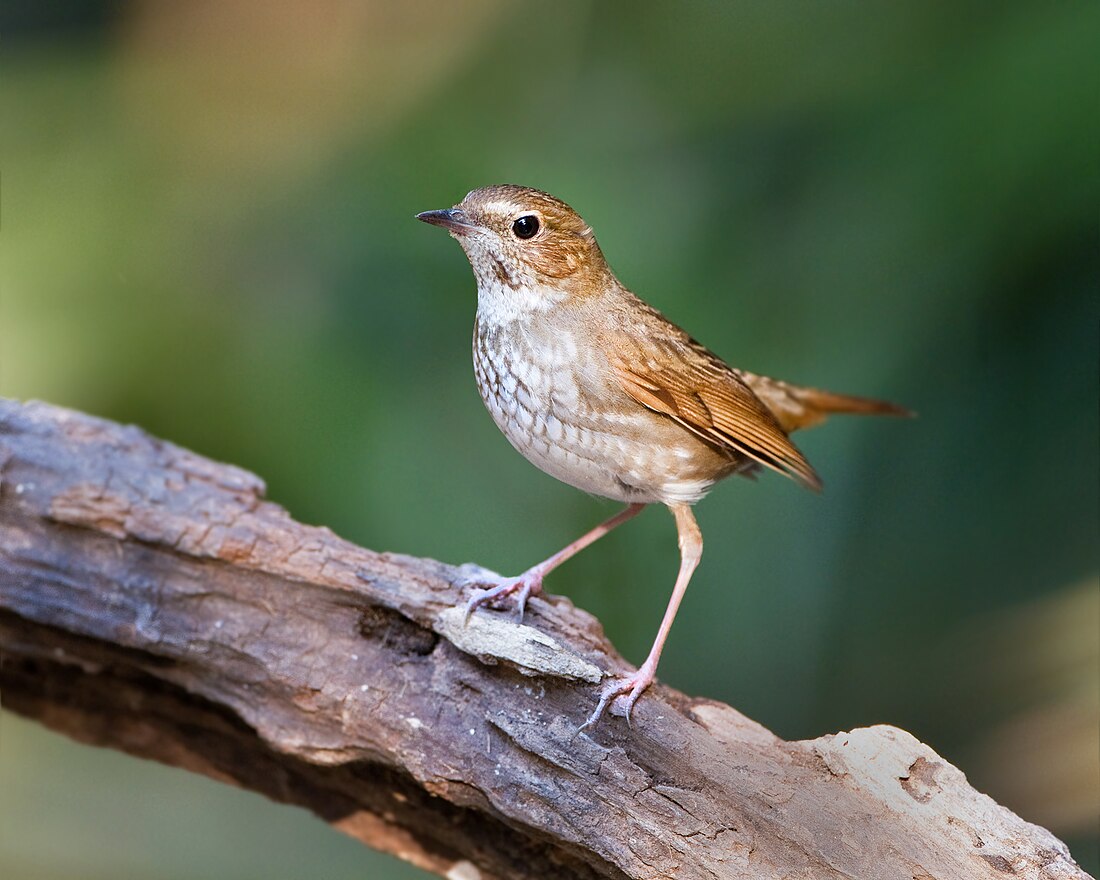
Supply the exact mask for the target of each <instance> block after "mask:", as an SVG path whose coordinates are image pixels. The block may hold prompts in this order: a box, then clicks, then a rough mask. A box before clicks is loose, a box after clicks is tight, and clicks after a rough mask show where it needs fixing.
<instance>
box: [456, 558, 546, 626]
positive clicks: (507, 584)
mask: <svg viewBox="0 0 1100 880" xmlns="http://www.w3.org/2000/svg"><path fill="white" fill-rule="evenodd" d="M463 585H464V586H466V585H470V586H480V587H481V590H480V592H478V593H476V594H474V595H473V596H471V597H470V598H469V599H468V600H467V602H466V614H465V616H464V617H463V622H466V621H468V620H469V619H470V615H471V614H473V613H474V611H475V610H477V608H478V607H480V606H481V605H487V604H489V603H491V602H496V601H498V600H501V599H506V598H508V597H509V596H512V595H514V596H515V600H514V601H515V603H516V613H517V616H518V619H519V620H520V622H522V621H523V615H524V613H525V612H526V611H527V600H528V599H529V598H530V597H531V596H533V595H535V594H536V593H541V592H542V576H541V575H539V574H537V573H534V572H530V571H528V572H524V573H523V574H521V575H520V576H519V577H514V578H504V577H501V576H500V575H494V574H493V573H492V572H489V571H487V570H482V573H480V574H479V575H478V576H476V577H472V578H470V579H469V580H467V581H466V582H465V583H464V584H463Z"/></svg>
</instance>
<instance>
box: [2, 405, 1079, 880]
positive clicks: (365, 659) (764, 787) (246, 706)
mask: <svg viewBox="0 0 1100 880" xmlns="http://www.w3.org/2000/svg"><path fill="white" fill-rule="evenodd" d="M461 578H462V569H461V568H455V567H451V566H448V565H444V564H442V563H439V562H435V561H432V560H428V559H416V558H411V557H405V556H397V555H393V554H385V553H376V552H373V551H370V550H366V549H364V548H362V547H357V546H354V545H353V544H351V543H349V542H347V541H344V540H342V539H340V538H339V537H337V536H336V535H334V534H333V533H332V532H331V531H329V530H328V529H325V528H318V527H314V526H307V525H302V524H300V523H297V522H295V521H294V520H293V519H291V518H290V517H289V516H288V514H287V513H286V512H285V511H284V510H283V509H282V508H280V507H278V506H276V505H275V504H272V503H270V502H268V501H265V500H264V485H263V483H262V482H261V481H260V480H259V479H258V478H257V477H255V476H253V475H252V474H249V473H247V472H245V471H242V470H240V469H238V468H235V467H232V466H229V465H224V464H218V463H216V462H212V461H209V460H207V459H205V458H202V457H200V456H198V455H195V454H193V453H191V452H188V451H186V450H184V449H181V448H179V447H177V446H174V445H172V444H170V443H166V442H163V441H160V440H157V439H154V438H152V437H150V436H149V435H147V434H146V433H144V432H143V431H141V430H139V429H138V428H134V427H124V426H121V425H117V424H113V423H111V422H107V421H103V420H101V419H96V418H93V417H90V416H87V415H82V414H80V413H76V412H72V411H68V410H64V409H60V408H57V407H53V406H49V405H46V404H41V403H29V404H21V403H17V402H13V401H2V400H0V645H2V646H3V651H2V661H0V686H2V691H0V694H2V700H3V705H4V707H5V708H8V709H11V710H13V711H15V712H19V713H21V714H23V715H25V716H27V717H30V718H35V719H37V720H39V721H41V722H42V723H43V724H45V725H47V726H49V727H51V728H53V729H55V730H58V731H61V732H63V733H66V734H68V735H69V736H72V737H74V738H76V739H78V740H81V741H82V742H87V743H93V744H96V745H101V746H107V747H111V748H116V749H123V750H125V751H127V752H130V753H132V754H135V755H139V756H142V757H146V758H153V759H156V760H159V761H163V762H166V763H169V764H173V765H176V766H180V767H185V768H188V769H190V770H193V771H195V772H198V773H203V774H206V775H208V776H212V777H214V778H217V779H221V780H224V781H226V782H231V783H234V784H237V785H241V786H244V787H246V788H249V789H253V790H255V791H259V792H263V793H264V794H266V795H268V796H269V797H272V798H274V799H276V800H279V801H284V802H288V803H294V804H299V805H301V806H304V807H307V808H309V809H310V810H312V811H314V812H315V813H317V814H318V815H319V816H321V817H323V818H324V819H325V820H326V821H328V822H331V823H332V824H333V825H335V826H337V827H339V828H341V829H342V830H344V831H346V832H347V833H348V834H351V835H353V836H354V837H357V838H358V839H360V840H362V841H363V842H364V843H366V844H368V845H370V846H373V847H376V848H378V849H381V850H385V851H388V852H391V853H394V854H396V855H398V856H400V857H402V858H404V859H407V860H409V861H411V862H413V863H415V864H417V865H420V866H422V867H424V868H427V869H429V870H431V871H435V872H437V873H439V874H441V875H445V876H448V877H463V878H473V877H480V878H502V880H504V878H507V880H513V878H520V880H523V878H531V880H535V878H539V880H546V878H555V877H563V878H566V877H568V878H597V877H599V878H625V877H629V878H659V877H676V878H678V880H696V878H699V880H702V878H707V880H713V878H749V877H753V878H755V877H784V878H920V880H933V878H935V880H959V878H991V880H992V878H996V880H1006V878H1032V877H1034V878H1083V877H1085V874H1084V873H1083V872H1082V871H1081V870H1080V869H1079V868H1078V867H1077V865H1076V864H1075V863H1074V861H1073V859H1072V858H1071V857H1070V854H1069V852H1068V851H1067V850H1066V847H1065V845H1064V844H1062V843H1061V842H1060V841H1059V840H1057V839H1056V838H1055V837H1054V836H1052V835H1051V834H1050V833H1049V832H1047V831H1045V830H1043V829H1042V828H1039V827H1037V826H1035V825H1031V824H1028V823H1027V822H1024V821H1023V820H1021V819H1020V818H1019V817H1017V816H1016V815H1014V814H1013V813H1011V812H1010V811H1009V810H1007V809H1005V808H1003V807H1000V806H998V805H997V804H996V803H994V802H993V801H992V800H991V799H990V798H988V797H986V796H985V795H982V794H980V793H978V792H976V791H975V790H974V789H972V788H971V787H970V786H969V785H968V784H967V782H966V779H965V777H964V776H963V774H962V773H961V772H959V770H957V769H956V768H955V767H953V766H951V765H950V764H949V763H948V762H947V761H945V760H944V759H942V758H941V757H939V756H938V755H937V754H936V753H935V752H934V751H932V749H930V748H929V747H928V746H926V745H923V744H922V743H920V742H918V741H917V740H916V739H915V738H914V737H912V736H911V735H909V734H908V733H905V732H904V731H902V730H898V729H896V728H892V727H887V726H876V727H871V728H864V729H859V730H853V731H851V732H848V733H838V734H833V735H828V736H822V737H820V738H818V739H814V740H808V741H802V742H784V741H783V740H781V739H779V738H777V737H776V736H774V735H773V734H771V733H770V732H769V731H768V730H766V729H764V728H763V727H761V726H760V725H759V724H756V723H755V722H753V721H751V720H749V719H748V718H745V717H744V716H742V715H741V714H739V713H738V712H737V711H736V710H734V709H732V708H730V707H729V706H725V705H721V704H719V703H715V702H713V701H710V700H705V699H697V698H691V697H687V696H685V695H684V694H681V693H678V692H676V691H674V690H672V689H670V688H667V687H664V686H662V685H659V684H658V685H656V686H654V687H653V688H652V689H651V690H650V691H649V692H648V693H647V694H646V696H645V698H644V699H642V700H641V701H640V702H639V704H638V706H637V709H636V710H635V716H634V722H633V727H628V726H627V725H626V724H625V722H624V721H623V720H622V719H620V718H610V717H609V718H607V719H605V721H604V722H602V723H601V724H600V725H599V726H598V727H596V728H595V729H594V730H590V731H585V732H584V733H578V727H579V725H580V724H581V722H582V721H583V720H584V718H585V717H586V715H587V713H588V712H589V711H591V708H592V705H593V702H594V699H595V696H596V693H597V690H598V688H597V683H598V681H599V680H600V677H601V675H603V674H606V673H609V672H610V673H622V672H624V671H626V670H627V669H628V668H629V667H628V666H627V664H626V663H625V661H624V660H623V659H622V658H621V657H620V656H619V655H618V654H617V653H615V651H614V649H613V648H612V646H611V645H610V644H609V643H608V641H607V639H606V638H605V637H604V635H603V632H602V629H601V627H600V625H599V623H598V622H597V621H596V620H595V619H594V618H592V617H591V616H590V615H589V614H587V613H585V612H584V611H581V610H579V609H577V608H575V607H573V605H572V604H571V603H570V602H569V601H568V600H566V599H563V598H550V599H548V600H545V601H544V600H542V599H535V600H534V601H533V602H532V603H531V608H530V611H529V614H528V618H527V621H526V622H525V623H524V624H522V625H521V624H518V623H517V622H515V620H514V619H513V618H512V617H511V616H510V615H508V614H505V613H501V612H493V611H489V610H485V609H482V610H479V611H478V612H477V613H476V614H475V615H474V616H473V617H472V618H471V620H470V622H469V624H468V625H467V626H463V624H462V617H461V614H460V613H459V612H457V611H456V610H455V603H456V602H459V600H460V598H461V589H460V587H459V586H457V584H458V583H459V582H460V581H461Z"/></svg>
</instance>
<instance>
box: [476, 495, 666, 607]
mask: <svg viewBox="0 0 1100 880" xmlns="http://www.w3.org/2000/svg"><path fill="white" fill-rule="evenodd" d="M644 507H645V505H644V504H631V505H630V506H629V507H628V508H626V509H625V510H622V511H619V513H617V514H615V515H614V516H613V517H611V519H609V520H607V521H606V522H603V523H600V524H599V525H598V526H596V528H594V529H593V530H592V531H590V532H588V533H587V534H584V535H581V537H579V538H577V540H576V541H574V542H573V543H572V544H569V545H568V546H567V547H564V548H562V549H561V550H559V551H558V552H557V553H555V554H554V555H553V556H551V557H550V558H549V559H546V560H544V561H542V562H540V563H539V564H538V565H536V566H533V567H532V568H529V569H527V571H525V572H524V573H523V574H521V575H519V577H514V578H500V577H493V576H491V575H486V576H484V577H482V576H478V577H477V578H476V580H475V582H476V583H480V584H484V583H485V582H489V583H490V584H492V586H491V587H490V588H489V589H486V590H482V592H480V593H478V594H477V595H476V596H474V597H473V598H471V599H470V601H469V602H467V603H466V619H467V620H469V618H470V615H471V614H472V613H473V612H474V609H475V608H477V607H478V606H479V605H484V604H485V603H486V602H492V601H494V600H495V599H501V598H504V597H505V596H510V595H512V594H513V593H517V594H518V595H517V596H516V605H517V607H518V609H519V619H520V620H523V612H524V609H525V608H526V607H527V599H528V597H530V596H532V595H534V594H536V593H541V592H542V579H543V578H544V577H545V576H546V575H548V574H549V573H550V572H551V571H553V570H554V569H555V568H557V567H558V566H559V565H561V564H562V563H563V562H565V560H567V559H570V558H571V557H573V556H576V555H577V554H578V553H580V552H581V551H582V550H583V549H584V548H585V547H587V546H588V545H589V544H592V543H594V542H595V541H597V540H599V539H600V538H602V537H603V536H604V535H606V534H607V533H608V532H610V531H611V530H612V529H613V528H615V527H616V526H621V525H622V524H623V523H624V522H626V521H627V520H628V519H633V518H634V517H636V516H637V515H638V514H639V513H641V512H642V509H643V508H644ZM493 581H496V583H495V584H494V583H493Z"/></svg>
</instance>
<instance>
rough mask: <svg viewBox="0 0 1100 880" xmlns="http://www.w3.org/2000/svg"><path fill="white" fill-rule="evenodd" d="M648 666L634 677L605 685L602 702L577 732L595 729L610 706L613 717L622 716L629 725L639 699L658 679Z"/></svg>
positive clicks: (601, 696) (629, 676)
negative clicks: (631, 714)
mask: <svg viewBox="0 0 1100 880" xmlns="http://www.w3.org/2000/svg"><path fill="white" fill-rule="evenodd" d="M647 666H648V664H646V665H643V666H642V668H641V669H639V670H638V671H637V672H635V673H634V674H633V675H628V676H627V677H626V678H617V679H614V680H612V681H610V682H608V683H607V684H606V685H604V688H603V690H602V691H601V692H600V702H599V703H597V704H596V708H595V709H593V710H592V714H591V715H589V716H588V720H587V721H585V722H584V724H582V725H581V726H580V728H579V729H578V730H577V732H578V733H580V731H582V730H587V729H588V728H589V727H594V726H595V725H596V722H598V721H599V720H600V718H602V717H603V714H604V712H606V711H607V709H608V707H609V706H610V707H611V714H612V715H621V716H622V717H624V718H625V719H626V723H627V724H628V725H629V724H630V713H631V712H632V711H634V704H635V703H637V702H638V697H640V696H641V695H642V693H643V692H644V691H645V689H646V688H647V687H649V686H650V685H651V684H653V680H654V679H655V678H656V675H655V674H654V672H655V670H653V669H649V668H647Z"/></svg>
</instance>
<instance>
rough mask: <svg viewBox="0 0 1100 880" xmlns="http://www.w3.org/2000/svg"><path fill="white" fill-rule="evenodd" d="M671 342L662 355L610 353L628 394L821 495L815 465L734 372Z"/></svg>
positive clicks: (692, 347) (693, 346) (683, 342)
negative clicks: (792, 441) (799, 449)
mask: <svg viewBox="0 0 1100 880" xmlns="http://www.w3.org/2000/svg"><path fill="white" fill-rule="evenodd" d="M681 332H682V331H681ZM667 342H671V343H673V344H664V345H661V346H660V351H659V352H657V351H653V352H645V351H634V352H630V353H629V354H627V353H626V352H624V351H622V350H619V351H617V352H615V353H609V356H608V359H609V361H610V363H611V366H612V369H613V370H614V372H615V375H616V377H617V378H618V379H619V382H620V383H621V385H622V388H623V390H624V391H625V392H626V393H627V394H629V395H630V396H631V397H632V398H634V400H636V401H638V403H640V404H642V405H643V406H645V407H648V408H649V409H651V410H653V411H654V412H659V413H661V414H663V415H666V416H668V417H670V418H672V419H674V420H675V421H676V422H678V423H679V424H681V425H683V426H684V427H685V428H687V429H688V430H689V431H691V432H692V433H694V434H695V435H696V436H698V437H700V438H702V439H703V440H705V441H707V442H708V443H712V444H714V445H716V446H719V447H722V448H726V449H729V450H732V451H735V452H738V453H740V454H742V455H746V456H748V457H749V458H751V459H753V460H754V461H757V462H759V463H760V464H762V465H764V466H766V467H769V468H772V469H773V470H776V471H778V472H779V473H782V474H786V475H787V476H789V477H793V478H794V479H796V480H798V481H799V482H800V483H802V484H803V485H804V486H807V487H808V488H811V489H814V490H815V491H816V490H820V488H821V480H820V478H819V477H818V476H817V474H816V473H815V471H814V469H813V468H812V467H811V466H810V463H809V462H808V461H806V459H805V457H804V456H803V455H802V453H801V452H799V451H798V449H797V448H796V447H795V445H794V444H793V443H791V441H790V439H789V438H788V437H787V434H786V432H784V430H783V428H782V427H781V426H780V424H779V422H778V421H777V420H776V418H775V416H774V415H773V414H772V412H771V410H769V409H768V408H767V406H765V405H764V404H763V403H762V402H761V401H760V399H759V398H758V397H757V396H756V395H755V394H754V393H753V391H752V389H751V388H749V386H748V385H746V384H745V383H744V382H743V381H742V380H741V379H740V378H739V377H738V376H737V375H736V374H735V373H734V372H733V370H731V369H730V368H729V367H728V366H726V364H724V363H723V362H722V361H721V360H719V359H718V358H717V357H716V356H715V355H713V354H711V353H710V352H709V351H707V350H706V349H704V348H703V347H702V346H700V345H698V344H697V343H694V342H693V341H691V340H689V339H687V338H686V336H685V337H683V338H682V339H676V340H666V343H667Z"/></svg>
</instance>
